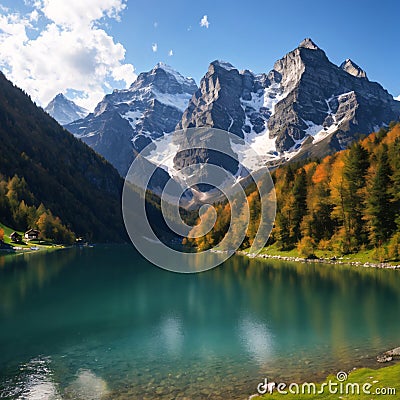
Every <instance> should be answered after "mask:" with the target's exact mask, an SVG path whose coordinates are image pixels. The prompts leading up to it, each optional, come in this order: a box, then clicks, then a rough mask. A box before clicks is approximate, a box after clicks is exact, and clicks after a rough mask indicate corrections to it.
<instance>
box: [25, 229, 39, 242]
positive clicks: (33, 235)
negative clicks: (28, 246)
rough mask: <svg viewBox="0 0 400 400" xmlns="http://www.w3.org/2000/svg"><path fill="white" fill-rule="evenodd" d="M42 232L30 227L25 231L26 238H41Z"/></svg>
mask: <svg viewBox="0 0 400 400" xmlns="http://www.w3.org/2000/svg"><path fill="white" fill-rule="evenodd" d="M39 235H40V232H39V231H38V230H37V229H29V231H26V232H25V239H27V240H37V239H39Z"/></svg>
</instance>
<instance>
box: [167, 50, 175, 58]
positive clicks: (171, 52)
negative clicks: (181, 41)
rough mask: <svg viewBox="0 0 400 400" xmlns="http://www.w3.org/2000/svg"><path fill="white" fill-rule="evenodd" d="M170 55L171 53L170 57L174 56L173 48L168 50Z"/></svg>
mask: <svg viewBox="0 0 400 400" xmlns="http://www.w3.org/2000/svg"><path fill="white" fill-rule="evenodd" d="M168 55H169V56H170V57H172V56H173V55H174V52H173V51H172V49H171V50H170V51H169V52H168Z"/></svg>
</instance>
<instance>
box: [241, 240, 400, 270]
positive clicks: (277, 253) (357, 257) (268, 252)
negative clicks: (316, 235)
mask: <svg viewBox="0 0 400 400" xmlns="http://www.w3.org/2000/svg"><path fill="white" fill-rule="evenodd" d="M243 253H244V254H247V255H249V250H248V249H246V250H244V251H243ZM314 254H315V257H317V258H319V259H321V260H326V261H330V262H332V261H334V262H337V263H344V264H351V263H359V264H368V263H371V264H380V263H381V262H382V261H381V259H382V258H381V257H380V254H379V252H378V253H377V250H376V249H369V250H363V251H360V252H357V253H352V254H346V255H341V254H338V253H337V252H334V251H329V250H318V249H316V250H315V252H314ZM264 255H265V256H267V257H281V258H290V259H292V260H296V259H302V258H303V256H302V255H300V253H299V251H298V250H297V248H294V249H292V250H288V251H284V250H280V249H279V248H278V246H277V245H276V244H274V245H272V246H268V247H265V248H264V249H263V250H261V252H260V253H259V254H258V256H264ZM385 263H387V264H390V265H395V266H398V265H400V262H399V261H385Z"/></svg>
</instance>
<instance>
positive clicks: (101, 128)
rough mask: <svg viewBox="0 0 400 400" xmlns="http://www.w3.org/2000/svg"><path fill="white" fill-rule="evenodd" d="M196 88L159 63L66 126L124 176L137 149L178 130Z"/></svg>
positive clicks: (192, 82)
mask: <svg viewBox="0 0 400 400" xmlns="http://www.w3.org/2000/svg"><path fill="white" fill-rule="evenodd" d="M196 90H197V85H196V83H195V82H194V80H193V79H192V78H184V77H183V76H182V75H180V74H179V73H178V72H176V71H174V70H173V69H172V68H170V67H169V66H167V65H165V64H162V63H159V64H157V65H156V66H155V67H154V68H153V69H152V70H151V71H149V72H144V73H141V74H140V75H139V76H138V78H137V79H136V81H135V82H134V83H133V84H132V85H131V87H130V88H129V89H125V90H114V91H113V93H111V94H109V95H106V96H105V97H104V99H103V100H102V101H101V102H100V103H99V104H98V105H97V107H96V109H95V110H94V112H93V113H91V114H89V115H88V116H87V117H86V118H84V119H83V120H80V121H75V122H73V123H71V124H68V125H66V128H67V129H68V130H69V131H70V132H72V133H73V134H74V135H75V136H76V137H78V138H80V139H81V140H83V141H84V142H85V143H87V144H88V145H89V146H91V147H92V148H93V149H94V150H96V151H97V152H98V153H100V154H101V155H103V156H104V157H105V158H106V159H107V160H108V161H110V162H111V163H112V164H113V165H114V166H115V167H116V168H117V170H118V171H119V173H120V174H121V175H122V176H125V175H126V173H127V171H128V168H129V166H130V164H131V163H132V161H133V159H134V157H135V152H139V151H141V150H142V149H143V148H144V147H145V146H147V145H148V144H149V143H151V142H152V141H153V140H155V139H157V138H160V137H162V136H163V135H164V134H166V133H169V132H172V131H174V130H175V127H176V125H177V124H178V123H179V121H180V120H181V118H182V114H183V112H184V110H185V109H186V107H187V105H188V103H189V100H190V98H191V97H192V95H193V93H194V92H195V91H196Z"/></svg>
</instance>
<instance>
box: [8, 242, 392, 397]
mask: <svg viewBox="0 0 400 400" xmlns="http://www.w3.org/2000/svg"><path fill="white" fill-rule="evenodd" d="M34 256H35V257H29V258H25V257H23V258H18V257H17V258H12V259H11V258H7V259H6V261H5V265H4V267H3V268H2V269H0V326H1V327H2V329H1V330H0V349H1V352H0V394H1V393H2V391H3V389H4V388H5V387H10V385H8V384H7V382H9V381H10V379H11V381H12V382H14V384H15V385H16V387H17V383H18V382H20V383H21V385H20V387H23V388H26V387H28V386H29V387H30V388H31V390H33V389H32V388H36V389H34V391H33V392H32V393H41V391H45V392H46V393H47V394H48V395H49V396H58V395H59V394H60V393H61V394H62V396H63V397H66V396H67V398H75V397H74V396H75V395H76V394H77V393H80V396H84V395H85V393H88V392H89V391H91V392H92V393H94V395H95V396H103V397H104V396H105V397H106V398H107V397H108V398H112V399H115V398H118V397H119V396H120V394H121V393H122V392H123V391H125V392H126V398H141V397H144V395H145V394H146V396H147V397H149V398H154V390H156V389H155V388H156V387H157V382H158V381H160V382H164V383H163V384H162V385H161V388H159V390H160V393H161V392H162V393H164V394H165V398H175V397H176V396H177V395H179V394H182V393H183V394H185V395H186V396H187V397H189V398H193V395H192V394H191V393H199V392H201V391H202V390H203V391H204V392H206V393H208V395H210V393H212V394H213V396H214V397H213V398H215V399H218V398H234V397H233V396H234V394H235V393H236V394H240V393H242V394H243V393H248V391H249V390H250V389H249V388H252V389H254V387H255V386H254V385H256V384H257V383H258V382H259V381H260V380H259V379H260V378H263V377H265V376H271V377H273V376H274V377H277V378H282V379H283V378H286V377H287V378H288V379H289V378H295V379H303V378H309V377H310V376H312V377H313V376H315V375H318V374H323V375H326V374H327V373H329V372H334V371H335V370H336V369H337V368H338V367H340V368H343V369H346V368H348V369H350V368H352V367H354V366H362V365H367V364H368V365H372V366H375V365H374V364H373V363H374V362H375V361H374V358H375V355H376V354H377V353H379V352H380V351H383V350H386V349H387V348H391V347H396V346H398V345H399V343H398V338H399V333H400V321H399V319H398V315H399V312H400V291H399V287H400V274H399V271H382V270H372V269H362V268H347V267H343V266H332V265H329V266H324V265H320V264H316V265H313V264H305V265H301V264H293V263H285V262H278V261H272V262H271V261H264V260H256V259H248V258H245V257H233V258H231V259H230V260H229V261H228V262H226V263H225V264H224V266H223V267H220V268H216V269H214V270H211V271H207V272H205V273H201V274H197V275H183V274H176V273H171V272H167V271H164V270H161V269H158V268H156V267H153V266H152V265H150V264H148V263H147V262H146V261H144V260H143V259H142V258H141V257H140V256H138V255H137V254H136V253H135V252H134V251H133V250H132V249H130V248H128V247H126V248H125V247H110V248H94V249H87V250H82V251H81V250H71V251H61V252H56V253H52V254H47V255H45V254H42V255H36V254H35V255H34ZM39 355H46V356H47V357H50V358H51V363H49V361H46V363H47V364H45V365H47V367H48V368H50V367H51V368H50V370H51V371H50V372H47V373H44V374H43V377H42V378H43V379H42V378H40V379H39V380H37V382H38V383H37V385H36V386H35V385H28V386H27V384H26V382H31V381H29V380H27V375H26V374H25V373H23V372H21V371H20V366H21V365H25V364H27V363H28V364H29V362H30V361H29V360H36V359H37V358H38V356H39ZM47 367H46V368H47ZM77 371H78V372H77ZM319 377H322V376H320V375H319ZM45 378H46V379H45ZM24 382H25V383H24ZM4 390H5V389H4ZM24 390H25V389H24ZM35 391H36V392H35ZM25 392H26V393H28V392H27V391H26V390H25ZM68 396H69V397H68ZM160 396H161V395H160ZM160 396H158V397H160ZM168 396H169V397H168ZM204 396H205V398H206V397H207V396H206V395H204ZM242 397H243V396H242ZM11 398H18V395H17V394H15V396H14V397H13V396H11ZM54 398H57V397H54ZM81 398H84V397H81ZM97 398H98V397H97ZM160 398H161V397H160Z"/></svg>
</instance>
